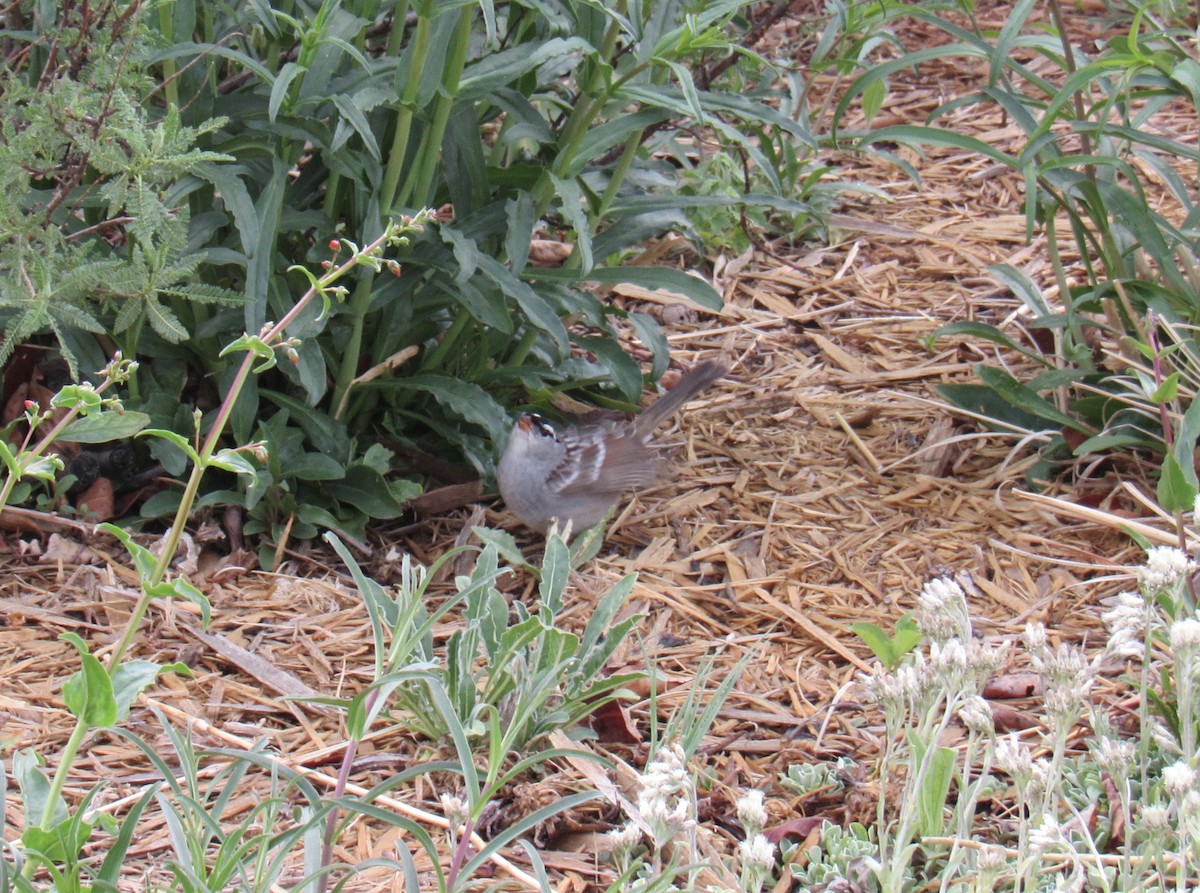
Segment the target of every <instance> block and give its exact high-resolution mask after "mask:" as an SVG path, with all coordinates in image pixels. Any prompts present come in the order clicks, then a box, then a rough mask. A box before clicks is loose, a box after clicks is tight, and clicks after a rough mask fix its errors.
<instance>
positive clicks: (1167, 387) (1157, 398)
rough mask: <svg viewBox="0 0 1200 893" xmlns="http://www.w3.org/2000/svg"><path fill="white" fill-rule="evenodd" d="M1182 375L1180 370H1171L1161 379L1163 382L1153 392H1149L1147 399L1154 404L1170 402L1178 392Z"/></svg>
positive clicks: (1159, 404)
mask: <svg viewBox="0 0 1200 893" xmlns="http://www.w3.org/2000/svg"><path fill="white" fill-rule="evenodd" d="M1182 377H1183V373H1182V372H1172V373H1171V374H1170V375H1168V376H1167V377H1166V378H1165V379H1163V383H1162V384H1160V385H1159V386H1158V387H1157V388H1155V389H1154V393H1152V394H1150V395H1149V396H1148V397H1147V399H1148V400H1149V401H1150V402H1151V403H1153V404H1154V405H1155V406H1161V405H1162V404H1163V403H1170V402H1171V401H1172V400H1174V399H1175V397H1176V396H1178V394H1179V380H1180V378H1182Z"/></svg>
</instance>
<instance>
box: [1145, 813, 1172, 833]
mask: <svg viewBox="0 0 1200 893" xmlns="http://www.w3.org/2000/svg"><path fill="white" fill-rule="evenodd" d="M1142 824H1143V825H1145V826H1146V830H1147V831H1150V832H1152V833H1155V834H1161V833H1163V832H1165V831H1170V830H1171V813H1170V811H1169V810H1168V809H1167V808H1166V807H1165V806H1143V807H1142Z"/></svg>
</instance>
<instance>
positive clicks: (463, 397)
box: [396, 372, 512, 443]
mask: <svg viewBox="0 0 1200 893" xmlns="http://www.w3.org/2000/svg"><path fill="white" fill-rule="evenodd" d="M396 387H398V388H401V389H403V390H415V391H423V392H424V393H426V394H429V395H430V396H432V397H433V398H434V399H435V400H437V402H438V403H440V404H441V405H442V406H444V407H445V408H446V409H448V410H450V411H451V412H453V413H454V414H455V415H457V416H459V417H460V418H462V419H464V420H466V421H468V422H471V423H473V424H476V425H481V426H482V427H483V428H484V429H486V430H487V432H488V435H489V436H490V437H491V439H492V440H493V441H494V442H496V443H499V442H500V441H502V440H503V439H504V437H505V436H506V435H507V434H508V431H509V428H510V427H511V426H512V420H511V419H509V417H508V413H506V412H505V411H504V408H503V407H502V406H501V405H500V404H499V403H497V402H496V400H495V399H494V398H493V397H492V395H491V394H489V393H488V392H487V391H485V390H484V389H483V388H481V387H480V386H479V385H477V384H474V383H473V382H469V381H461V380H459V379H457V378H454V377H453V376H450V375H442V374H440V373H436V372H419V373H417V374H416V375H411V376H409V377H408V378H402V379H399V380H398V381H397V382H396Z"/></svg>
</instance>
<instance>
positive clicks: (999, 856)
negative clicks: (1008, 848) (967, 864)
mask: <svg viewBox="0 0 1200 893" xmlns="http://www.w3.org/2000/svg"><path fill="white" fill-rule="evenodd" d="M975 864H976V867H977V868H978V869H979V871H981V872H989V873H994V872H998V871H1000V869H1001V868H1003V867H1004V866H1005V865H1007V864H1008V853H1006V852H1004V847H1001V846H996V845H995V844H991V843H985V844H984V845H983V846H982V847H981V848H980V850H979V856H978V859H977V861H976V863H975Z"/></svg>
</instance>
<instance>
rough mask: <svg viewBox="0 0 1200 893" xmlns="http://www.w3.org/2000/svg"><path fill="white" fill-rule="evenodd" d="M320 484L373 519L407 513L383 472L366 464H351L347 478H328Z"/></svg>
mask: <svg viewBox="0 0 1200 893" xmlns="http://www.w3.org/2000/svg"><path fill="white" fill-rule="evenodd" d="M321 487H322V489H324V490H325V492H327V493H328V494H329V495H330V496H332V497H333V498H334V499H336V500H337V501H338V502H340V503H343V504H344V505H347V506H353V507H354V508H357V509H359V510H360V511H363V512H365V513H366V514H367V515H368V516H370V517H372V518H395V517H398V516H399V515H400V514H402V513H403V512H404V506H403V505H401V504H400V503H399V502H397V501H396V498H395V497H394V496H392V491H391V490H390V489H388V485H387V480H385V479H384V477H383V475H381V474H380V473H379V472H377V471H375V470H374V469H371V468H367V467H366V466H364V465H351V466H350V467H349V468H347V469H346V476H345V477H344V478H342V479H341V480H333V481H325V482H324V483H323V484H321Z"/></svg>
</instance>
